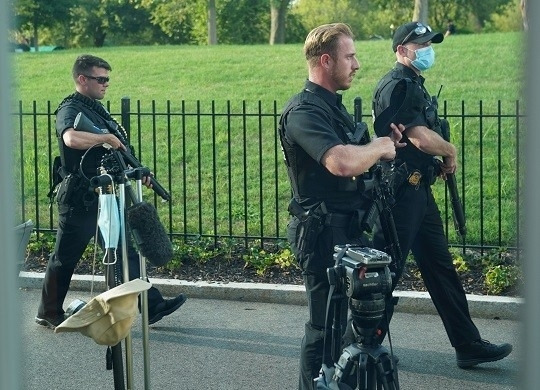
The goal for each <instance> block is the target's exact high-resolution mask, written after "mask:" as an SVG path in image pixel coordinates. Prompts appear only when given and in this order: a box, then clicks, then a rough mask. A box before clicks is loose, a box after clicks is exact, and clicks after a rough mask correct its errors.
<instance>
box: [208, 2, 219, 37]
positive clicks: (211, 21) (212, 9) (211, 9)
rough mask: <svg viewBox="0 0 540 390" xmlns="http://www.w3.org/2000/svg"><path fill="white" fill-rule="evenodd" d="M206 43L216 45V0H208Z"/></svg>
mask: <svg viewBox="0 0 540 390" xmlns="http://www.w3.org/2000/svg"><path fill="white" fill-rule="evenodd" d="M207 7H208V44H209V45H217V43H218V40H217V21H216V0H208V3H207Z"/></svg>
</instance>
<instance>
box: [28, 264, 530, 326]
mask: <svg viewBox="0 0 540 390" xmlns="http://www.w3.org/2000/svg"><path fill="white" fill-rule="evenodd" d="M43 276H44V274H43V273H39V272H20V273H19V287H20V288H34V289H40V288H41V285H42V283H43ZM93 279H94V291H96V292H97V293H99V292H102V291H104V290H105V278H104V277H103V276H95V277H94V278H93ZM151 282H152V284H153V285H154V286H155V287H157V288H158V289H159V290H160V291H161V293H162V294H163V295H164V296H168V297H172V296H176V295H178V294H179V293H181V292H182V293H184V294H186V295H187V296H188V297H191V298H202V299H223V300H233V301H246V302H266V303H282V304H289V305H301V306H304V305H307V303H306V297H305V290H304V286H298V285H282V284H265V283H221V282H189V281H186V280H177V279H158V278H152V279H151ZM91 285H92V276H91V275H74V276H73V279H72V281H71V286H70V288H71V289H72V290H78V291H90V288H91ZM394 296H396V297H399V304H398V305H397V306H396V311H400V312H405V313H416V314H437V311H436V309H435V307H434V306H433V303H432V302H431V298H430V297H429V294H428V293H427V292H416V291H395V292H394ZM467 300H468V302H469V310H470V312H471V316H472V317H476V318H492V319H508V320H519V319H520V314H521V309H522V307H523V303H524V301H523V299H522V298H509V297H499V296H484V295H472V294H467Z"/></svg>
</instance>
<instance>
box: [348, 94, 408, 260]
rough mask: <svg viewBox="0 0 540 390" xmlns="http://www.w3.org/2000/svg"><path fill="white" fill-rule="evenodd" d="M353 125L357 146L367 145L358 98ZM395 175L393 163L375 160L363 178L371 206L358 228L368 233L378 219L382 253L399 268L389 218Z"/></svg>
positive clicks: (396, 241) (368, 139)
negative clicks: (382, 241)
mask: <svg viewBox="0 0 540 390" xmlns="http://www.w3.org/2000/svg"><path fill="white" fill-rule="evenodd" d="M354 122H355V123H356V127H357V133H360V131H358V130H359V129H362V130H363V131H362V132H361V135H360V144H361V145H365V144H368V143H369V142H371V137H370V136H369V132H368V130H367V125H366V123H365V122H362V99H361V98H360V97H357V98H355V99H354ZM399 169H400V168H398V170H399ZM395 175H396V169H395V167H394V161H379V162H377V163H376V164H375V165H373V166H372V167H371V168H370V169H369V172H368V174H367V178H366V179H364V185H365V191H366V193H367V194H368V195H369V196H370V198H371V199H372V204H371V206H370V208H369V209H368V210H367V212H366V214H365V215H364V218H363V219H362V222H361V226H360V228H361V230H363V231H367V232H371V231H372V229H373V226H374V225H375V224H376V222H377V218H380V222H381V227H382V231H383V234H384V238H385V241H386V243H387V247H386V248H385V251H386V252H387V253H388V254H389V255H390V256H391V257H392V259H393V261H394V263H395V264H396V266H399V265H400V262H401V261H402V258H401V256H402V254H401V247H400V245H399V238H398V235H397V231H396V226H395V223H394V217H393V215H392V206H393V204H394V179H395Z"/></svg>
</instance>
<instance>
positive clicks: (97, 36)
mask: <svg viewBox="0 0 540 390" xmlns="http://www.w3.org/2000/svg"><path fill="white" fill-rule="evenodd" d="M106 36H107V33H106V32H105V29H103V28H102V27H98V28H97V29H96V30H95V31H94V47H103V45H104V44H105V37H106Z"/></svg>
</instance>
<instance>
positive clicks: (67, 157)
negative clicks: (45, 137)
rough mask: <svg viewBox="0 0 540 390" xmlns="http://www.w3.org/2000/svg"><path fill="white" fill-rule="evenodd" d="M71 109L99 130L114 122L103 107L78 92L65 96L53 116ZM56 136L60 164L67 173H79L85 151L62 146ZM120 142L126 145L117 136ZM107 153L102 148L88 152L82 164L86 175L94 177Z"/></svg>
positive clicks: (60, 139) (123, 140) (59, 138)
mask: <svg viewBox="0 0 540 390" xmlns="http://www.w3.org/2000/svg"><path fill="white" fill-rule="evenodd" d="M68 107H69V108H71V109H73V110H75V111H79V112H82V113H84V115H85V116H86V117H87V118H88V119H90V121H92V123H94V125H96V126H97V127H99V128H108V126H107V122H108V121H114V119H113V118H112V117H111V115H110V114H109V113H108V112H107V110H105V108H104V107H103V105H102V104H101V103H99V102H97V101H95V100H93V99H90V98H88V97H86V96H84V95H81V94H80V93H78V92H75V93H73V94H71V95H69V96H67V97H66V98H65V99H64V100H63V101H62V102H61V103H60V104H59V105H58V108H57V109H56V110H55V112H54V113H55V114H58V112H59V111H60V110H62V109H63V108H68ZM57 136H58V148H59V151H60V159H61V164H62V167H63V168H64V170H65V171H66V172H67V173H76V172H78V171H79V165H80V162H81V158H82V156H83V155H84V154H85V152H86V151H85V150H76V149H70V148H68V147H66V146H65V145H64V142H63V140H62V137H61V135H60V134H57ZM117 137H119V138H120V140H121V141H122V142H123V143H124V144H125V145H127V141H126V139H125V138H124V137H121V134H120V135H117ZM126 138H127V137H126ZM106 152H107V151H106V150H105V149H104V148H94V149H93V150H90V151H89V152H88V153H87V155H86V156H85V161H84V163H83V170H84V171H85V174H86V175H91V176H94V175H96V169H97V168H98V167H99V165H100V164H101V158H102V157H103V155H104V154H105V153H106Z"/></svg>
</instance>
